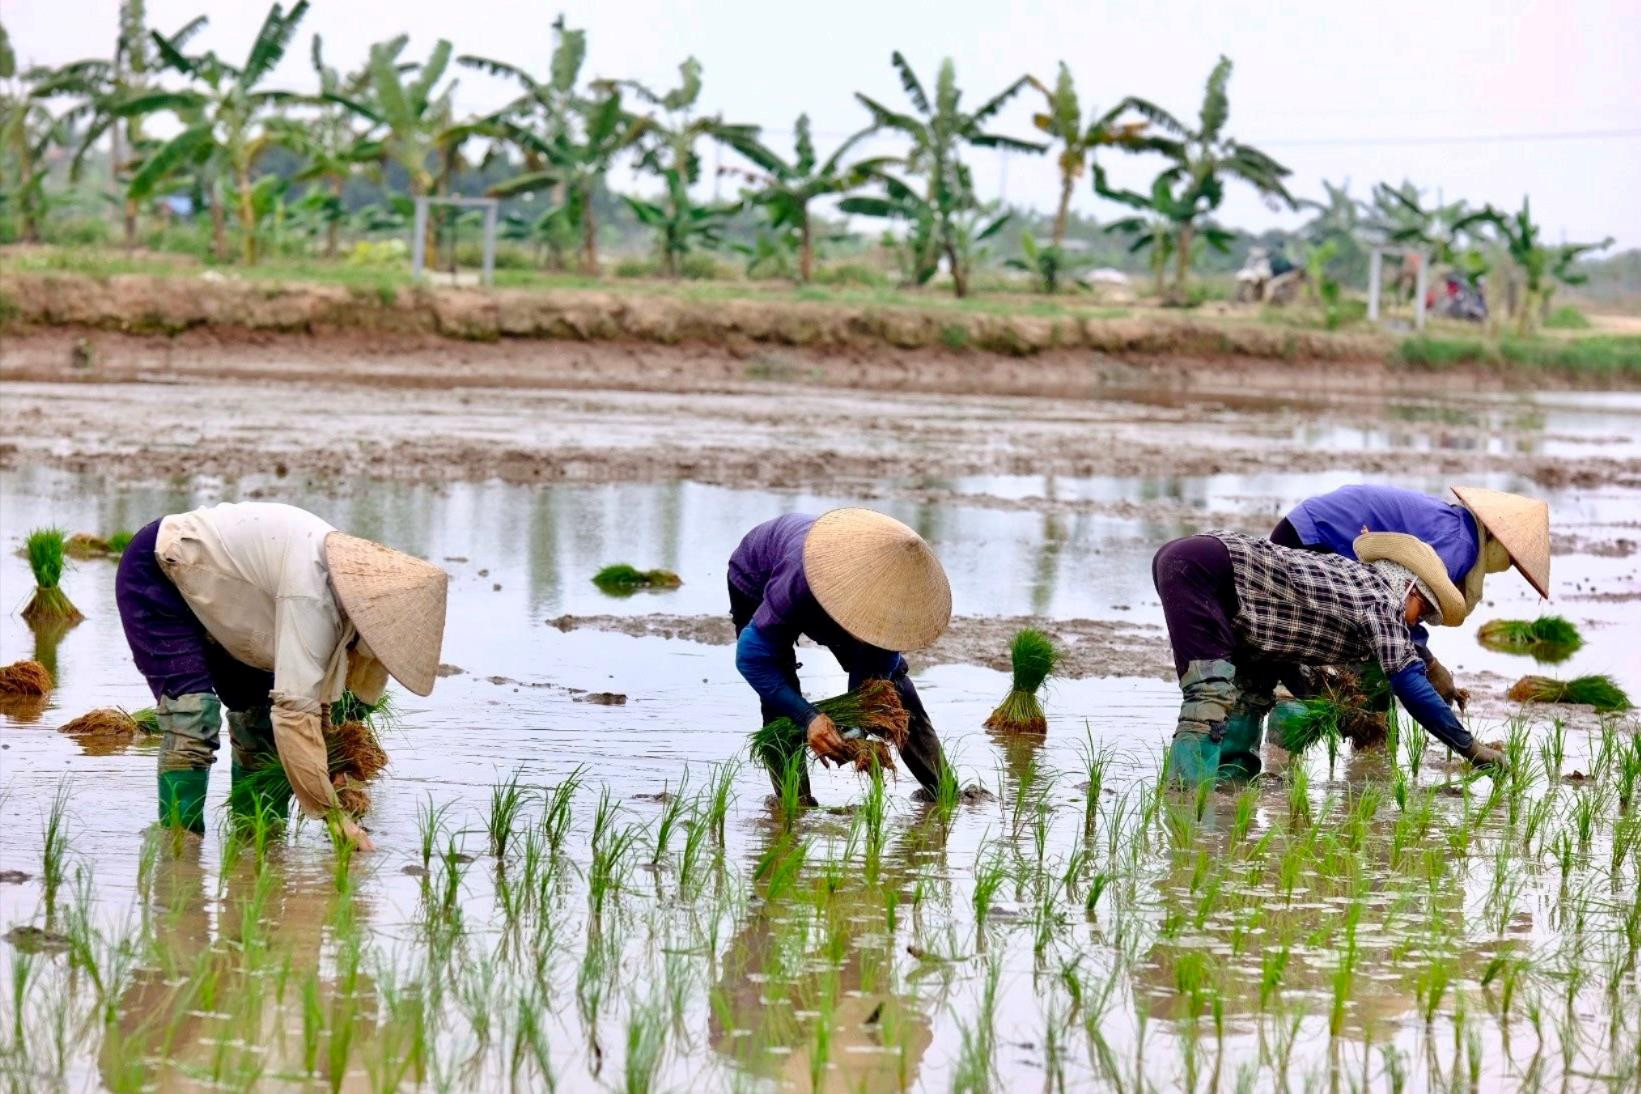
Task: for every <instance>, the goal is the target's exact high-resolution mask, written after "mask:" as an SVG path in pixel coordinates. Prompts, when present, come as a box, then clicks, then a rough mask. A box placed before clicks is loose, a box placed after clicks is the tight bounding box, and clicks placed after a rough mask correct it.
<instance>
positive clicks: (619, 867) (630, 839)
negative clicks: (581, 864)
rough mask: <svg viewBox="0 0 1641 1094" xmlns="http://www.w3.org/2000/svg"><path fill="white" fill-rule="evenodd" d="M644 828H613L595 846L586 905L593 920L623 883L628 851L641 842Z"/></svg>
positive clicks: (601, 912) (601, 916)
mask: <svg viewBox="0 0 1641 1094" xmlns="http://www.w3.org/2000/svg"><path fill="white" fill-rule="evenodd" d="M641 834H642V833H641V830H640V829H639V828H638V827H637V826H636V825H633V826H629V827H626V828H621V829H619V830H615V829H612V830H610V831H609V833H608V834H607V835H606V836H605V837H604V838H602V839H598V840H595V841H594V842H593V847H592V852H593V855H592V863H591V865H590V866H589V867H588V870H587V907H588V910H589V914H590V915H591V917H592V921H593V922H595V923H596V922H600V921H602V918H603V915H604V909H605V908H606V907H607V905H608V902H609V898H610V896H611V895H612V894H613V893H615V892H616V891H617V890H619V889H620V887H621V879H622V878H623V876H624V875H625V872H626V871H625V863H626V858H627V855H628V854H629V853H630V852H631V851H632V850H633V849H634V848H635V847H636V846H637V845H638V839H639V836H640V835H641Z"/></svg>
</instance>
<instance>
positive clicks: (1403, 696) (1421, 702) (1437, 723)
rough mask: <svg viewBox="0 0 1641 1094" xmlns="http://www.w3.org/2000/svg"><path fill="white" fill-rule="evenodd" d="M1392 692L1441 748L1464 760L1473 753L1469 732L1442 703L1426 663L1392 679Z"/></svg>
mask: <svg viewBox="0 0 1641 1094" xmlns="http://www.w3.org/2000/svg"><path fill="white" fill-rule="evenodd" d="M1390 688H1391V690H1392V691H1394V692H1395V693H1396V698H1397V699H1398V700H1400V701H1401V704H1402V706H1404V707H1406V708H1407V712H1408V713H1409V714H1411V715H1413V718H1414V720H1415V721H1417V722H1418V723H1419V724H1420V725H1422V726H1424V727H1425V729H1427V730H1429V731H1430V733H1431V735H1432V736H1434V737H1435V738H1436V739H1437V740H1439V741H1441V742H1442V744H1444V745H1446V746H1447V747H1448V748H1451V749H1452V750H1453V751H1454V752H1457V753H1458V754H1459V755H1461V756H1463V755H1465V754H1466V753H1468V752H1469V751H1470V745H1471V738H1470V731H1469V730H1468V729H1465V728H1464V723H1463V722H1460V721H1459V719H1458V715H1456V714H1454V713H1453V711H1452V708H1450V707H1449V706H1448V705H1447V704H1446V703H1444V702H1442V697H1441V696H1440V695H1437V694H1436V689H1435V688H1434V687H1431V685H1430V677H1428V676H1426V675H1425V668H1424V662H1423V661H1414V662H1413V663H1412V664H1410V665H1408V666H1407V667H1405V668H1403V669H1402V670H1401V671H1400V672H1397V673H1396V674H1395V675H1394V676H1392V677H1391V678H1390Z"/></svg>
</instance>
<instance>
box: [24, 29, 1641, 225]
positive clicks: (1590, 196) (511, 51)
mask: <svg viewBox="0 0 1641 1094" xmlns="http://www.w3.org/2000/svg"><path fill="white" fill-rule="evenodd" d="M117 8H118V5H117V3H116V2H115V0H6V3H4V5H3V7H0V12H3V14H0V18H3V19H4V21H5V23H6V26H7V28H8V30H9V31H10V33H11V37H12V42H13V44H14V46H15V47H16V49H17V52H18V55H19V60H20V61H23V62H25V63H28V62H39V63H52V64H56V63H61V62H64V61H69V60H74V59H77V58H80V57H85V56H92V55H99V54H100V55H106V54H107V53H108V52H109V49H110V47H111V46H112V43H113V38H114V32H115V13H116V11H117ZM1278 9H1282V10H1278ZM201 10H205V11H208V13H209V14H210V17H211V23H210V27H209V28H208V29H207V30H206V31H205V32H204V33H203V34H202V35H201V36H200V37H199V38H198V39H197V40H196V42H197V44H198V45H199V46H200V47H201V48H213V49H216V50H217V51H218V52H219V53H222V54H223V55H224V56H225V57H227V58H229V59H231V60H233V61H235V62H238V61H240V60H242V59H243V56H244V53H245V50H246V49H247V48H248V46H249V43H250V40H251V37H252V35H253V34H254V33H255V31H256V29H257V26H258V25H259V24H260V22H261V20H262V16H263V14H264V12H265V10H266V9H265V8H263V7H261V6H260V3H259V0H236V2H234V3H214V4H204V3H201V2H199V0H180V2H178V0H149V4H148V11H149V21H150V25H152V26H153V27H155V28H157V29H160V30H162V31H165V32H167V33H169V32H170V31H171V30H174V29H175V28H176V27H177V26H179V25H180V24H182V23H183V22H185V21H186V20H187V19H189V18H191V17H192V16H194V15H196V14H198V13H199V12H200V11H201ZM559 10H563V12H564V13H565V15H566V17H567V19H568V21H569V23H570V25H571V26H582V27H585V28H586V29H587V30H588V32H589V50H588V60H587V66H586V68H585V69H584V72H585V73H586V74H587V75H596V76H608V77H627V78H636V79H639V80H643V81H645V82H647V83H649V84H651V85H652V86H660V87H667V86H671V84H672V83H673V82H674V80H675V79H676V71H677V65H678V62H679V61H681V60H682V59H683V58H684V57H685V56H688V55H691V54H693V55H694V56H695V57H697V58H699V59H700V61H701V62H702V64H703V66H704V69H705V90H704V92H703V95H702V105H703V108H704V109H705V110H706V111H707V112H721V113H722V114H723V115H724V117H725V118H726V120H733V121H743V122H752V123H757V124H760V125H762V126H764V127H765V128H766V130H767V131H768V132H766V138H767V139H768V140H769V141H770V143H772V144H775V145H776V146H777V147H779V146H781V145H784V144H785V143H786V141H787V137H786V132H787V131H789V130H790V128H791V125H792V121H793V119H794V118H795V117H796V116H797V115H798V114H799V113H802V112H807V113H808V114H809V115H810V117H811V119H812V122H813V125H814V128H815V130H816V132H817V134H820V135H822V138H821V139H820V140H819V143H820V144H821V146H822V149H821V150H822V153H823V154H824V153H825V152H826V151H827V150H828V146H829V145H830V144H831V143H832V142H833V141H834V140H836V139H837V138H838V137H840V136H842V135H845V134H847V133H850V132H853V131H854V130H856V129H858V128H859V127H860V126H861V125H862V124H863V123H864V121H865V114H864V112H863V111H862V109H861V108H860V106H859V105H858V104H857V103H856V102H855V101H854V98H853V92H855V91H864V92H866V93H868V94H871V95H873V96H875V97H878V98H881V99H883V100H885V101H888V102H890V103H901V102H903V101H904V100H903V96H902V92H901V90H900V87H899V84H898V82H897V80H896V78H895V76H894V73H893V70H892V69H891V68H890V65H889V54H890V52H891V51H892V50H894V49H900V50H901V51H902V52H904V53H905V54H906V56H907V57H908V58H909V59H910V60H911V62H912V64H913V66H914V68H915V69H916V70H917V71H918V72H919V74H921V75H922V76H923V78H924V81H925V83H926V84H932V83H933V80H934V75H935V70H936V68H937V66H938V64H939V62H940V59H941V58H942V57H946V56H949V57H951V58H953V59H954V60H955V61H956V63H957V71H958V78H959V85H960V86H961V87H963V88H965V89H966V90H967V93H968V96H969V98H968V101H969V102H970V103H971V104H972V103H976V102H979V101H980V100H981V99H983V98H984V97H987V96H989V95H991V94H992V93H993V92H995V91H996V90H997V89H999V88H1000V87H1002V86H1003V85H1005V84H1007V83H1008V82H1009V81H1011V80H1013V79H1014V78H1015V77H1017V76H1018V75H1020V74H1021V73H1022V72H1033V73H1037V74H1039V75H1041V76H1042V77H1043V78H1045V79H1052V76H1053V73H1054V67H1055V64H1056V62H1058V61H1060V60H1064V61H1066V62H1067V63H1068V64H1069V65H1070V66H1071V70H1072V73H1073V74H1074V76H1075V77H1076V80H1077V86H1078V90H1079V93H1080V94H1081V95H1082V97H1083V101H1084V105H1085V107H1087V106H1088V105H1090V104H1102V105H1103V104H1108V103H1111V102H1113V101H1114V100H1116V99H1117V98H1120V97H1121V96H1123V95H1126V94H1137V95H1142V96H1145V97H1147V98H1150V99H1152V100H1154V101H1156V102H1159V103H1161V104H1162V105H1163V106H1165V107H1167V108H1169V109H1170V110H1172V111H1174V112H1175V113H1176V114H1184V115H1189V116H1192V117H1194V116H1195V113H1196V110H1197V107H1198V105H1199V103H1200V101H1201V89H1202V84H1203V81H1204V79H1205V78H1206V76H1207V74H1208V71H1209V70H1210V69H1211V68H1212V66H1213V64H1214V61H1215V59H1216V58H1217V57H1218V55H1219V54H1220V53H1225V54H1226V55H1228V56H1230V57H1231V58H1232V60H1234V61H1235V62H1236V72H1235V74H1234V75H1233V77H1232V80H1231V87H1230V98H1231V120H1230V126H1229V130H1228V132H1230V133H1231V134H1232V135H1233V136H1235V137H1237V138H1238V139H1241V140H1245V141H1248V142H1250V143H1253V144H1256V145H1258V146H1260V147H1261V148H1264V149H1266V150H1267V151H1269V152H1270V153H1271V154H1273V155H1275V156H1276V157H1277V158H1279V159H1280V160H1282V162H1284V163H1286V164H1287V165H1288V166H1290V167H1292V168H1293V170H1294V179H1293V186H1292V188H1293V190H1294V191H1295V193H1296V194H1299V195H1301V196H1316V197H1320V191H1321V186H1320V181H1321V180H1322V179H1328V180H1330V181H1334V182H1339V181H1344V180H1349V181H1350V184H1351V192H1352V193H1353V194H1355V195H1357V196H1365V194H1366V193H1367V191H1368V189H1369V188H1370V187H1371V186H1372V184H1373V183H1374V182H1376V181H1379V180H1390V181H1400V180H1401V179H1404V178H1406V179H1411V180H1412V181H1413V182H1415V183H1416V184H1418V185H1420V186H1422V187H1425V188H1427V189H1428V190H1429V192H1430V194H1431V196H1432V197H1434V196H1436V194H1437V193H1438V192H1439V193H1440V194H1441V195H1443V196H1444V197H1446V198H1447V199H1449V200H1451V199H1453V198H1458V197H1463V198H1465V199H1468V200H1470V201H1471V202H1472V203H1476V204H1480V203H1484V202H1491V203H1493V204H1495V205H1497V206H1500V207H1503V208H1507V209H1512V210H1513V209H1515V208H1518V207H1519V206H1520V203H1521V199H1522V196H1523V195H1524V194H1529V195H1531V196H1532V199H1533V209H1534V213H1535V216H1536V217H1537V218H1538V219H1539V220H1540V221H1541V222H1542V223H1543V224H1544V225H1545V227H1546V232H1547V235H1548V236H1549V237H1550V239H1552V240H1561V239H1567V240H1576V241H1584V240H1592V239H1599V238H1601V237H1604V236H1609V235H1610V236H1613V237H1616V239H1617V242H1618V246H1620V247H1635V246H1641V211H1638V209H1641V206H1638V195H1641V9H1638V7H1637V4H1636V0H1572V2H1564V3H1550V2H1546V0H1486V2H1455V0H1445V2H1444V0H1426V2H1422V3H1402V2H1376V3H1352V2H1348V0H1347V2H1346V3H1329V4H1291V5H1272V4H1234V3H1224V2H1218V3H1198V2H1195V0H1143V2H1141V3H1132V4H1121V5H1118V4H1100V3H1089V2H1087V0H1081V2H1052V3H1015V4H1012V5H1010V4H1006V3H1005V4H999V3H996V2H995V0H992V2H984V3H982V2H980V0H941V2H939V3H924V4H914V3H906V2H898V3H897V2H895V0H887V2H886V0H875V2H863V0H827V2H824V3H807V4H791V3H787V4H781V3H769V2H767V0H762V2H754V0H714V2H699V3H698V2H690V0H601V2H569V3H564V4H562V5H555V4H551V3H525V2H511V0H462V2H458V3H452V2H450V0H437V2H435V0H391V2H389V0H315V2H314V4H313V9H312V10H311V11H310V12H309V13H308V16H307V19H306V20H305V22H304V23H303V26H302V28H301V30H300V32H299V35H298V41H297V46H296V48H293V49H292V51H291V54H290V56H288V57H287V58H286V60H285V63H284V64H283V65H282V66H281V67H280V69H279V70H278V72H277V73H276V76H275V78H274V79H273V80H271V81H270V82H269V86H284V87H291V88H296V89H306V88H309V87H311V86H312V84H313V79H312V74H311V71H310V70H309V68H308V42H309V39H310V38H311V37H312V35H313V33H314V32H318V33H320V34H322V35H323V36H324V41H325V51H326V54H327V58H328V60H329V62H330V63H331V64H332V65H335V66H337V67H340V68H343V69H347V68H352V67H355V66H357V65H358V64H359V63H360V62H361V61H362V59H363V58H364V56H365V53H366V50H367V47H368V46H369V44H370V43H371V42H372V41H374V40H377V39H381V38H386V37H389V36H391V35H393V34H395V33H398V32H400V31H404V32H408V33H409V34H410V36H411V45H410V48H409V50H408V51H407V52H408V54H409V55H410V56H412V57H420V56H425V55H426V52H427V50H428V49H429V48H431V46H432V44H433V43H434V42H435V41H436V40H437V39H438V38H440V37H446V38H449V39H451V40H452V42H453V43H454V45H455V47H456V51H457V52H458V53H462V52H466V53H474V54H480V55H489V56H493V57H497V58H501V59H504V60H508V61H511V62H514V63H516V64H519V65H522V66H525V67H529V68H531V69H532V70H535V71H540V72H545V68H546V62H547V58H548V56H549V54H550V51H551V48H552V35H551V29H550V24H551V22H552V19H553V16H554V14H555V13H556V12H558V11H559ZM459 76H460V80H461V83H460V86H459V88H458V92H457V101H458V104H459V105H460V106H461V107H462V108H463V109H466V110H475V111H476V110H483V109H486V108H489V107H492V106H495V105H498V104H499V103H500V102H502V101H504V99H505V97H506V96H507V94H508V86H507V85H505V84H502V83H500V82H498V81H495V80H492V79H490V78H487V77H484V76H481V75H480V74H478V73H476V72H473V71H471V70H465V69H464V70H459ZM1035 106H1036V104H1035V103H1034V102H1032V101H1031V100H1029V99H1028V98H1026V97H1024V96H1022V97H1021V99H1020V100H1019V101H1018V103H1017V104H1015V105H1013V106H1011V108H1010V109H1009V110H1008V111H1007V112H1006V113H1005V114H1004V115H1003V116H1002V117H1001V119H1000V122H999V127H1000V128H1002V129H1004V130H1005V131H1008V132H1011V133H1014V134H1017V135H1020V136H1030V135H1031V132H1032V131H1031V129H1030V112H1031V110H1033V109H1035ZM726 157H727V154H726ZM974 162H975V167H976V175H977V180H978V182H979V185H980V187H981V189H982V191H983V193H984V194H985V196H988V197H999V196H1001V197H1005V198H1006V199H1007V200H1009V201H1011V202H1014V203H1021V204H1030V205H1034V206H1037V207H1039V208H1044V209H1047V208H1051V207H1052V205H1053V202H1054V200H1055V194H1056V185H1055V172H1054V166H1053V164H1052V162H1051V161H1050V160H1048V159H1046V158H1025V157H1020V156H1010V157H1007V158H1006V161H1005V158H1004V157H999V156H995V155H990V154H986V155H976V156H975V157H974ZM1105 162H1107V163H1108V165H1109V166H1110V168H1111V171H1112V174H1113V176H1114V177H1115V179H1116V180H1117V181H1118V182H1119V183H1122V184H1125V185H1129V186H1134V187H1143V186H1144V185H1146V183H1147V182H1148V181H1149V179H1150V178H1151V176H1152V175H1153V174H1154V173H1155V171H1156V170H1157V166H1158V164H1157V162H1156V161H1155V160H1154V159H1151V158H1144V157H1123V158H1119V157H1116V156H1107V157H1105ZM618 185H619V182H618ZM725 185H726V186H730V184H728V183H726V184H725ZM730 188H731V189H732V188H733V187H732V186H730ZM1076 201H1077V207H1078V208H1080V209H1083V210H1086V211H1089V212H1093V213H1095V214H1096V215H1100V216H1103V217H1106V218H1109V217H1112V216H1114V215H1117V210H1116V209H1115V208H1113V207H1111V206H1110V205H1109V204H1108V203H1105V202H1103V201H1100V200H1099V199H1097V198H1096V197H1095V196H1094V195H1093V193H1092V189H1091V188H1090V187H1088V186H1087V185H1086V183H1085V184H1083V185H1081V186H1079V188H1078V195H1077V199H1076ZM1223 219H1224V220H1225V221H1227V222H1229V223H1232V224H1236V225H1239V226H1244V227H1251V228H1256V229H1257V228H1262V227H1267V226H1271V225H1278V224H1286V225H1292V224H1297V223H1298V222H1299V221H1300V220H1301V219H1302V214H1293V213H1287V212H1282V213H1278V212H1273V211H1271V210H1268V209H1267V208H1265V206H1264V205H1263V204H1262V203H1261V202H1260V201H1259V199H1257V198H1256V197H1254V196H1253V195H1252V194H1251V193H1250V192H1248V191H1246V190H1232V191H1231V193H1230V195H1229V196H1228V197H1227V200H1226V203H1225V207H1224V210H1223Z"/></svg>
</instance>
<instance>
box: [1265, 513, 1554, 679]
mask: <svg viewBox="0 0 1641 1094" xmlns="http://www.w3.org/2000/svg"><path fill="white" fill-rule="evenodd" d="M1452 489H1453V494H1454V496H1455V497H1457V498H1458V499H1459V500H1458V504H1451V503H1449V502H1446V501H1443V500H1442V499H1440V498H1433V497H1431V496H1430V495H1429V494H1421V493H1419V492H1418V491H1416V490H1403V489H1401V488H1399V487H1395V486H1369V485H1365V484H1364V485H1357V486H1341V487H1340V488H1339V489H1337V490H1334V491H1331V492H1330V493H1326V494H1319V495H1317V496H1316V497H1314V498H1306V499H1305V500H1304V501H1302V502H1300V503H1299V504H1298V505H1296V506H1294V508H1293V511H1292V512H1290V513H1289V514H1288V515H1287V516H1286V517H1283V518H1282V520H1280V521H1278V522H1277V525H1276V527H1275V528H1273V529H1271V542H1272V543H1277V544H1280V545H1282V546H1284V547H1302V548H1305V549H1306V550H1311V551H1325V552H1331V553H1333V554H1336V555H1343V556H1345V557H1346V558H1355V557H1356V552H1355V548H1354V547H1353V546H1352V544H1354V543H1355V541H1356V537H1357V536H1359V535H1361V534H1362V533H1363V532H1402V533H1405V534H1406V535H1410V536H1413V537H1414V538H1416V539H1419V540H1422V541H1423V542H1425V543H1428V544H1429V545H1430V546H1431V547H1432V548H1434V549H1435V551H1436V554H1437V556H1438V557H1439V558H1440V559H1441V562H1442V568H1443V569H1444V570H1445V571H1446V573H1447V576H1448V577H1449V578H1450V579H1451V580H1452V582H1453V584H1454V585H1456V586H1457V587H1458V588H1459V589H1461V590H1463V592H1464V601H1463V604H1462V606H1461V607H1462V610H1460V611H1456V612H1452V613H1445V614H1444V615H1443V618H1442V625H1444V626H1448V627H1456V626H1458V625H1459V624H1460V623H1462V622H1464V618H1465V616H1466V615H1468V614H1469V613H1470V612H1471V611H1473V610H1474V609H1475V607H1476V605H1477V604H1478V603H1480V602H1481V588H1482V580H1483V579H1484V578H1486V576H1487V575H1488V574H1496V573H1500V572H1502V571H1504V570H1508V569H1509V568H1510V567H1511V566H1512V565H1514V566H1515V568H1516V569H1517V570H1518V571H1520V573H1521V576H1522V577H1524V578H1526V579H1527V581H1528V583H1529V584H1530V585H1532V586H1533V588H1535V589H1537V590H1538V592H1539V595H1540V596H1544V597H1548V596H1549V595H1550V507H1549V506H1548V505H1547V504H1545V503H1544V502H1542V501H1539V500H1536V499H1534V498H1528V497H1523V496H1522V495H1520V494H1506V493H1503V492H1502V491H1498V490H1487V489H1484V488H1482V487H1479V486H1455V487H1453V488H1452ZM1413 641H1414V645H1415V647H1416V648H1417V650H1418V652H1419V656H1420V658H1421V659H1422V660H1423V661H1424V662H1425V665H1426V666H1427V667H1428V668H1429V670H1430V674H1431V676H1432V677H1433V678H1439V679H1441V680H1444V681H1451V677H1450V676H1449V675H1448V673H1447V671H1446V670H1445V669H1442V668H1441V667H1440V665H1439V663H1438V662H1437V661H1436V659H1435V658H1434V657H1432V656H1431V654H1430V650H1429V648H1428V636H1427V635H1426V634H1425V632H1424V631H1423V629H1419V630H1416V631H1415V632H1414V634H1413ZM1449 686H1450V685H1449ZM1447 698H1449V699H1450V700H1451V699H1452V698H1453V696H1448V697H1447ZM1461 705H1462V699H1461Z"/></svg>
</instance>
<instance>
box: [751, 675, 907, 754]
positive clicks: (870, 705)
mask: <svg viewBox="0 0 1641 1094" xmlns="http://www.w3.org/2000/svg"><path fill="white" fill-rule="evenodd" d="M815 707H816V709H817V710H819V711H820V712H821V713H822V714H824V715H826V716H827V717H829V718H831V719H832V721H833V722H834V723H835V724H836V725H837V727H838V732H839V733H840V734H842V735H843V743H844V747H845V748H846V749H847V750H848V752H849V754H850V755H849V759H850V761H851V762H852V763H853V764H854V765H855V770H857V771H870V770H871V769H872V765H873V764H874V763H876V764H877V765H878V766H879V767H881V768H883V769H884V770H886V771H892V770H894V762H893V761H892V760H891V759H890V756H889V749H888V747H887V746H888V745H891V744H892V745H894V746H895V747H896V748H900V747H901V746H902V745H904V744H905V743H906V734H907V731H908V727H909V724H910V723H909V720H908V716H907V714H906V708H905V707H903V706H901V704H900V693H899V692H898V691H896V690H895V686H894V685H893V684H891V683H890V682H889V681H887V680H868V681H867V682H866V683H865V684H863V685H861V687H860V688H859V689H858V690H856V691H851V692H849V693H847V694H844V695H837V696H834V697H833V698H831V699H822V700H821V701H820V702H818V703H816V704H815ZM808 743H809V735H808V732H807V727H805V726H800V725H799V724H798V723H796V722H794V721H793V720H792V719H790V718H777V719H775V720H774V721H773V722H770V723H769V724H768V725H766V726H763V727H762V728H760V729H759V730H758V731H757V732H755V733H754V734H753V735H752V756H753V758H754V759H756V760H757V761H758V762H760V763H762V764H764V765H765V766H767V767H769V768H770V770H772V771H783V770H785V769H786V764H787V761H788V760H789V759H790V758H791V757H793V756H795V755H798V754H799V753H801V752H802V751H803V750H804V749H805V748H806V747H807V746H808Z"/></svg>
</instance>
